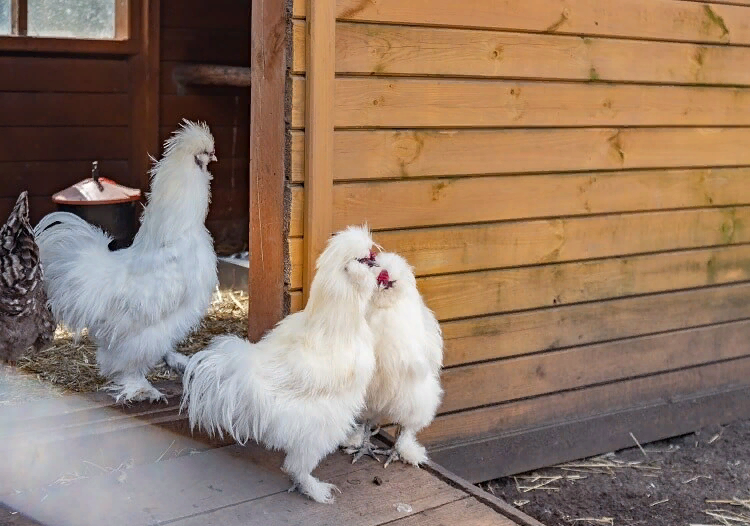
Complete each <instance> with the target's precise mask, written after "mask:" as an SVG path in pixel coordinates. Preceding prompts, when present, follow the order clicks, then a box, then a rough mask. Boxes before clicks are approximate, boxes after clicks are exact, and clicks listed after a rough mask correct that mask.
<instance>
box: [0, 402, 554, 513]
mask: <svg viewBox="0 0 750 526" xmlns="http://www.w3.org/2000/svg"><path fill="white" fill-rule="evenodd" d="M172 394H173V396H172V397H171V398H170V403H169V404H168V405H164V404H162V405H160V406H147V405H138V406H133V407H131V408H128V409H125V410H123V409H119V408H113V407H111V406H110V404H109V401H108V400H107V399H106V397H103V396H101V395H98V394H97V395H93V396H89V397H84V398H81V397H62V398H60V397H56V398H50V399H46V400H36V401H33V402H29V403H25V404H22V405H8V406H5V407H2V408H0V438H1V439H2V440H0V452H1V453H2V455H3V458H4V459H6V460H4V462H3V463H2V465H0V504H2V506H0V524H9V525H10V524H13V525H31V524H43V525H49V526H52V525H55V526H57V525H76V526H84V525H89V524H91V525H107V526H117V525H128V526H135V525H164V524H175V525H180V526H187V525H196V526H197V525H201V526H208V525H214V524H215V525H223V526H232V525H255V524H258V525H261V524H262V525H264V526H275V525H281V524H289V525H315V526H317V525H346V526H365V525H368V526H376V525H381V524H386V523H387V524H389V525H394V526H417V525H440V524H444V525H452V524H461V525H465V526H490V525H498V526H513V525H516V524H526V525H538V524H539V523H537V522H536V521H533V520H531V519H529V521H524V520H523V518H522V519H521V520H515V521H513V520H510V519H508V518H506V516H504V515H503V514H501V513H499V512H498V510H502V509H506V510H507V509H510V510H511V516H515V515H513V513H515V510H513V509H512V508H510V507H508V506H507V504H505V503H501V502H498V503H497V505H494V504H493V503H494V502H496V499H494V498H493V497H491V496H489V495H487V494H483V492H481V491H479V490H477V489H476V488H474V487H472V486H466V485H463V486H462V484H461V481H460V480H459V482H458V483H457V482H456V480H458V479H456V480H452V479H450V478H449V477H450V474H447V475H446V472H445V471H444V470H442V469H441V468H440V467H439V466H428V468H427V469H416V468H413V467H408V466H405V465H403V464H401V463H395V464H392V465H390V466H389V467H388V468H387V469H384V468H383V467H382V465H381V464H378V463H376V462H375V461H373V460H371V459H368V458H365V459H362V460H360V461H359V462H358V463H356V464H354V465H352V464H351V463H350V461H349V457H348V456H346V455H344V454H343V453H340V452H337V453H334V454H332V455H330V456H329V457H328V458H326V459H325V460H324V461H323V462H322V463H321V465H320V466H318V468H317V469H316V471H315V472H314V474H315V475H316V476H318V477H319V478H321V479H322V480H326V481H331V482H333V483H335V484H336V485H337V486H338V487H339V488H340V489H341V492H342V493H341V494H340V495H338V496H337V498H336V502H335V503H334V504H331V505H322V504H317V503H315V502H312V501H310V500H308V499H306V498H304V497H302V496H300V495H299V494H297V493H289V492H287V489H288V487H289V485H290V483H289V480H288V479H287V477H286V476H285V475H284V474H283V473H282V472H281V471H280V469H279V467H280V465H281V462H282V459H283V456H282V455H281V454H279V453H274V452H269V451H267V450H265V449H263V448H261V447H259V446H257V445H249V446H247V447H241V446H238V445H230V444H227V443H221V442H214V443H210V442H208V441H207V440H204V441H201V440H197V439H195V438H192V437H191V436H189V434H188V433H187V432H186V430H185V422H184V420H183V419H182V418H180V417H179V415H178V414H177V409H176V396H174V394H176V393H174V392H172ZM482 495H485V496H486V498H487V499H489V500H486V499H485V498H484V497H482ZM504 513H506V515H507V512H504ZM521 517H522V516H521Z"/></svg>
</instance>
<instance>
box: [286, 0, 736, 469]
mask: <svg viewBox="0 0 750 526" xmlns="http://www.w3.org/2000/svg"><path fill="white" fill-rule="evenodd" d="M316 2H318V0H316ZM730 4H734V5H730ZM739 4H741V5H739ZM307 9H308V5H306V2H305V1H304V0H295V1H294V10H293V15H294V20H293V57H292V72H291V86H292V100H293V102H292V114H291V128H292V131H291V144H292V158H291V167H290V173H291V180H292V185H291V190H292V195H293V206H292V218H291V232H290V238H289V251H290V255H291V262H292V274H291V280H290V281H291V283H290V285H291V290H292V291H293V292H292V306H293V309H299V308H301V306H302V293H301V289H302V286H303V269H302V262H303V260H304V252H305V250H306V247H305V243H304V240H303V237H302V236H303V233H304V230H305V229H304V224H303V223H304V221H305V217H306V215H305V205H306V203H305V199H306V194H305V192H306V185H307V184H308V181H306V180H305V178H306V170H305V151H304V150H305V130H304V127H305V105H306V96H310V93H307V91H308V90H307V88H306V75H305V74H306V24H307V23H308V22H309V18H308V15H309V13H307V12H306V11H307ZM316 9H317V6H316ZM324 11H325V10H324V9H322V8H321V12H324ZM335 13H336V15H335V16H336V18H337V22H336V24H335V28H336V38H335V71H336V75H335V81H334V80H331V81H330V82H333V83H334V84H333V86H334V89H333V90H332V93H331V96H330V97H328V99H327V100H328V103H329V105H330V106H331V107H330V110H329V111H330V115H332V121H333V126H335V132H333V155H332V159H331V161H330V163H331V166H332V177H333V186H332V195H331V196H330V200H331V201H332V209H331V212H330V213H331V215H332V217H331V218H330V219H331V222H332V223H331V229H332V230H337V229H339V228H341V227H344V226H345V225H348V224H353V223H362V222H363V221H367V222H368V223H369V225H370V227H372V228H373V229H374V230H375V231H376V233H375V239H376V240H377V242H379V243H380V244H382V245H383V246H384V247H385V248H386V249H389V250H395V251H398V252H400V253H401V254H403V255H404V256H406V258H407V259H408V260H409V261H410V262H411V263H412V264H413V265H414V266H415V268H416V272H417V274H418V276H419V278H418V282H419V288H420V290H421V291H422V293H423V294H424V297H425V298H426V301H427V303H428V305H429V306H430V307H431V308H432V309H433V310H434V311H435V312H436V314H437V316H438V317H439V318H440V320H441V321H442V327H443V330H444V335H445V370H444V372H443V375H442V379H443V384H444V387H445V399H444V402H443V404H442V407H441V409H440V413H441V414H440V416H439V417H438V418H437V420H436V421H435V422H434V423H433V424H432V426H431V427H430V428H429V429H427V430H425V431H424V432H422V434H421V437H422V440H424V441H425V442H426V443H427V444H429V446H430V449H431V455H432V457H433V458H434V459H436V460H437V461H438V462H440V463H442V464H444V465H446V466H447V467H448V468H449V469H452V470H453V471H455V472H457V473H459V474H461V475H463V476H465V477H467V478H469V479H471V480H473V481H478V480H486V479H490V478H493V477H497V476H500V475H504V474H509V473H517V472H520V471H522V470H526V469H532V468H536V467H540V466H544V465H549V464H550V463H553V462H559V461H564V460H569V459H572V458H579V457H581V456H585V455H591V454H596V453H601V452H606V451H610V450H612V449H615V448H621V447H628V446H632V445H633V438H632V437H631V436H630V433H633V436H635V437H637V438H638V439H639V440H640V441H642V442H645V441H648V440H654V439H657V438H662V437H665V436H669V435H674V434H677V433H682V432H689V431H692V430H693V429H695V428H697V427H700V426H701V425H705V424H708V423H715V422H723V421H726V420H730V419H732V418H736V417H739V416H749V415H750V397H749V396H748V390H747V389H746V387H747V385H748V383H750V380H749V378H750V348H748V345H747V342H748V338H749V337H750V322H749V321H748V318H749V317H750V309H749V307H750V284H749V283H748V279H750V245H748V242H750V228H748V227H749V226H750V206H747V205H748V204H750V168H749V167H748V166H750V128H749V127H748V126H750V90H748V89H747V86H750V47H747V46H748V44H750V1H748V0H733V1H732V2H726V3H724V2H722V3H719V2H715V3H711V4H709V3H703V2H699V1H685V0H628V1H625V2H622V1H619V2H615V1H613V0H525V1H523V2H499V1H497V0H473V1H471V2H456V1H454V0H419V1H408V2H404V1H403V0H374V1H373V0H370V1H362V0H337V1H336V5H335ZM325 49H326V48H325V45H322V44H318V45H314V46H312V47H310V49H309V50H308V52H309V53H313V54H314V53H316V52H325ZM318 58H320V57H318ZM318 64H325V58H323V59H321V60H319V62H318ZM319 74H320V72H319ZM319 86H323V88H321V89H324V88H325V79H324V80H323V81H322V83H321V84H320V85H319ZM316 97H318V98H316V101H317V103H320V101H321V97H322V100H326V99H325V95H320V93H319V94H318V95H316ZM317 111H321V110H320V107H319V106H318V108H317ZM322 111H323V113H325V110H322ZM324 131H325V130H324ZM308 153H310V152H308ZM316 154H317V153H316ZM320 155H322V156H325V155H326V153H325V152H324V151H323V152H322V153H320ZM323 177H324V176H323ZM322 184H323V185H324V184H325V181H323V183H322ZM319 188H320V186H319ZM318 192H320V190H318ZM316 195H319V194H316ZM328 198H329V196H325V195H324V196H323V200H325V199H328ZM316 199H317V198H316ZM307 205H308V206H309V205H310V203H309V202H308V203H307ZM318 213H320V212H318Z"/></svg>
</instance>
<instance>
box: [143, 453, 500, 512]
mask: <svg viewBox="0 0 750 526" xmlns="http://www.w3.org/2000/svg"><path fill="white" fill-rule="evenodd" d="M337 460H339V461H340V462H341V463H344V462H346V463H347V464H348V462H347V460H345V459H342V458H341V457H339V458H338V459H337ZM321 471H322V470H321ZM376 476H377V477H379V478H381V479H382V481H383V484H382V485H380V486H376V485H375V484H373V483H372V481H373V479H374V478H375V477H376ZM326 480H327V481H328V480H330V482H332V483H334V484H336V485H337V486H339V487H340V488H341V494H338V495H337V496H336V505H335V508H334V507H331V506H314V505H312V506H311V505H310V502H309V500H307V499H303V498H289V496H288V493H287V492H286V491H283V490H282V491H280V492H276V493H274V494H271V495H268V496H266V497H262V498H249V499H244V500H243V501H238V502H237V504H236V505H234V506H216V507H215V508H214V510H213V511H211V512H209V513H205V514H195V515H187V514H186V515H187V516H185V518H184V519H181V520H176V521H174V524H175V526H206V525H211V524H214V525H218V524H226V525H228V524H252V523H253V522H254V521H256V518H257V517H264V519H263V524H265V525H268V526H281V525H282V524H305V525H306V526H328V525H331V524H346V525H351V526H378V525H381V524H398V522H397V521H398V519H404V518H405V517H409V516H411V515H413V514H417V513H420V512H422V511H425V510H431V509H434V508H439V507H441V506H443V505H445V504H448V503H450V502H454V501H456V500H460V499H463V498H465V496H466V493H464V492H463V491H462V490H460V489H458V488H454V487H452V486H451V485H449V484H447V483H445V482H443V481H442V480H440V479H438V478H437V477H435V476H433V475H432V474H430V473H429V472H428V471H427V470H415V469H413V468H412V467H411V466H405V465H396V464H395V463H394V464H393V465H391V466H389V467H388V470H387V471H384V470H383V468H382V466H381V465H380V464H378V463H377V462H368V463H365V464H363V465H362V467H361V468H355V469H354V470H353V472H349V473H342V474H339V475H336V476H333V477H327V478H326ZM248 485H249V484H243V485H241V486H248ZM154 486H155V487H156V484H155V485H154ZM172 486H174V484H173V485H172ZM197 486H198V487H199V492H200V493H202V494H208V492H207V491H206V490H205V489H203V488H205V486H206V484H199V485H197ZM373 488H376V490H375V491H373ZM200 493H199V494H200ZM151 494H154V491H153V490H152V491H151ZM208 495H210V494H208ZM407 495H408V498H406V497H405V496H407ZM208 498H210V497H208ZM204 499H205V497H204ZM404 500H407V501H408V503H409V504H408V511H406V510H404V508H403V506H401V507H399V503H401V502H402V501H404ZM130 508H135V507H134V506H130ZM142 515H143V516H144V517H146V516H147V514H142ZM407 524H414V523H407ZM415 524H420V523H419V522H416V523H415ZM430 524H435V523H430ZM462 524H469V522H468V521H462ZM484 524H485V526H506V524H507V522H506V521H504V520H501V519H500V518H499V517H498V519H496V520H494V521H493V522H491V523H484Z"/></svg>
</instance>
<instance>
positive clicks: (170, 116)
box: [159, 93, 249, 128]
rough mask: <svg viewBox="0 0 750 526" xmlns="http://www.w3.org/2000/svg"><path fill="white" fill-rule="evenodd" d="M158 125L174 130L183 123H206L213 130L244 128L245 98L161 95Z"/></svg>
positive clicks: (243, 95)
mask: <svg viewBox="0 0 750 526" xmlns="http://www.w3.org/2000/svg"><path fill="white" fill-rule="evenodd" d="M159 114H160V115H159V124H160V126H165V127H172V128H174V127H176V126H177V125H178V124H179V123H180V122H181V121H182V119H190V120H194V121H196V120H200V121H205V122H206V123H207V124H208V125H209V126H210V127H214V126H240V125H244V126H247V122H248V114H249V110H248V94H247V93H244V94H243V93H237V94H236V95H234V96H211V97H208V96H203V95H184V96H180V95H162V96H161V97H160V104H159Z"/></svg>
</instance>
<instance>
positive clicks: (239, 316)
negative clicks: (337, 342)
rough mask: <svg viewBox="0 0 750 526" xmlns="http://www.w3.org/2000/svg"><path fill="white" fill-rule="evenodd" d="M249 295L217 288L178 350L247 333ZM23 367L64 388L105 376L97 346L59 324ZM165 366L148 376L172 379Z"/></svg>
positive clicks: (88, 387) (90, 387) (83, 388)
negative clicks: (101, 372)
mask: <svg viewBox="0 0 750 526" xmlns="http://www.w3.org/2000/svg"><path fill="white" fill-rule="evenodd" d="M247 314H248V296H247V294H246V293H244V292H238V291H234V292H230V291H221V292H219V291H217V292H216V294H214V298H213V303H212V304H211V307H210V309H209V312H208V314H207V315H206V317H205V318H204V319H203V322H202V323H201V326H200V327H199V328H198V330H196V331H195V332H194V333H193V334H191V335H190V336H189V337H188V338H187V339H186V340H185V341H183V342H182V343H181V344H180V345H179V346H178V347H177V350H178V351H179V352H181V353H184V354H186V355H191V354H195V353H196V352H198V351H200V350H201V349H203V348H204V347H205V346H206V344H208V342H209V341H211V339H212V338H213V337H214V336H217V335H220V334H237V335H240V336H245V335H246V334H247ZM18 366H19V368H20V369H21V370H22V371H25V372H28V373H33V374H34V375H36V376H37V377H38V378H39V379H40V380H42V381H44V382H49V383H52V384H55V385H57V386H60V387H61V388H63V389H64V390H66V391H75V392H91V391H96V390H98V389H99V388H101V387H102V386H103V385H104V384H105V383H106V380H105V379H104V378H102V377H100V376H99V368H98V367H97V366H96V347H95V345H94V344H93V342H92V341H91V340H90V339H89V338H88V336H87V335H86V334H85V333H84V334H82V335H81V337H80V338H79V340H78V341H76V340H75V338H74V335H73V334H72V333H70V332H69V331H67V330H65V329H64V328H62V327H58V329H57V332H56V333H55V340H54V342H53V344H52V345H51V346H50V347H48V348H47V349H44V350H42V351H40V352H38V353H36V354H31V355H26V356H24V357H23V358H21V359H20V360H19V361H18ZM174 378H176V376H175V375H174V374H173V373H171V372H170V371H169V370H168V369H166V368H164V367H159V368H158V369H156V370H155V371H154V372H153V374H151V376H149V379H150V380H152V381H154V380H164V379H174Z"/></svg>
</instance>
